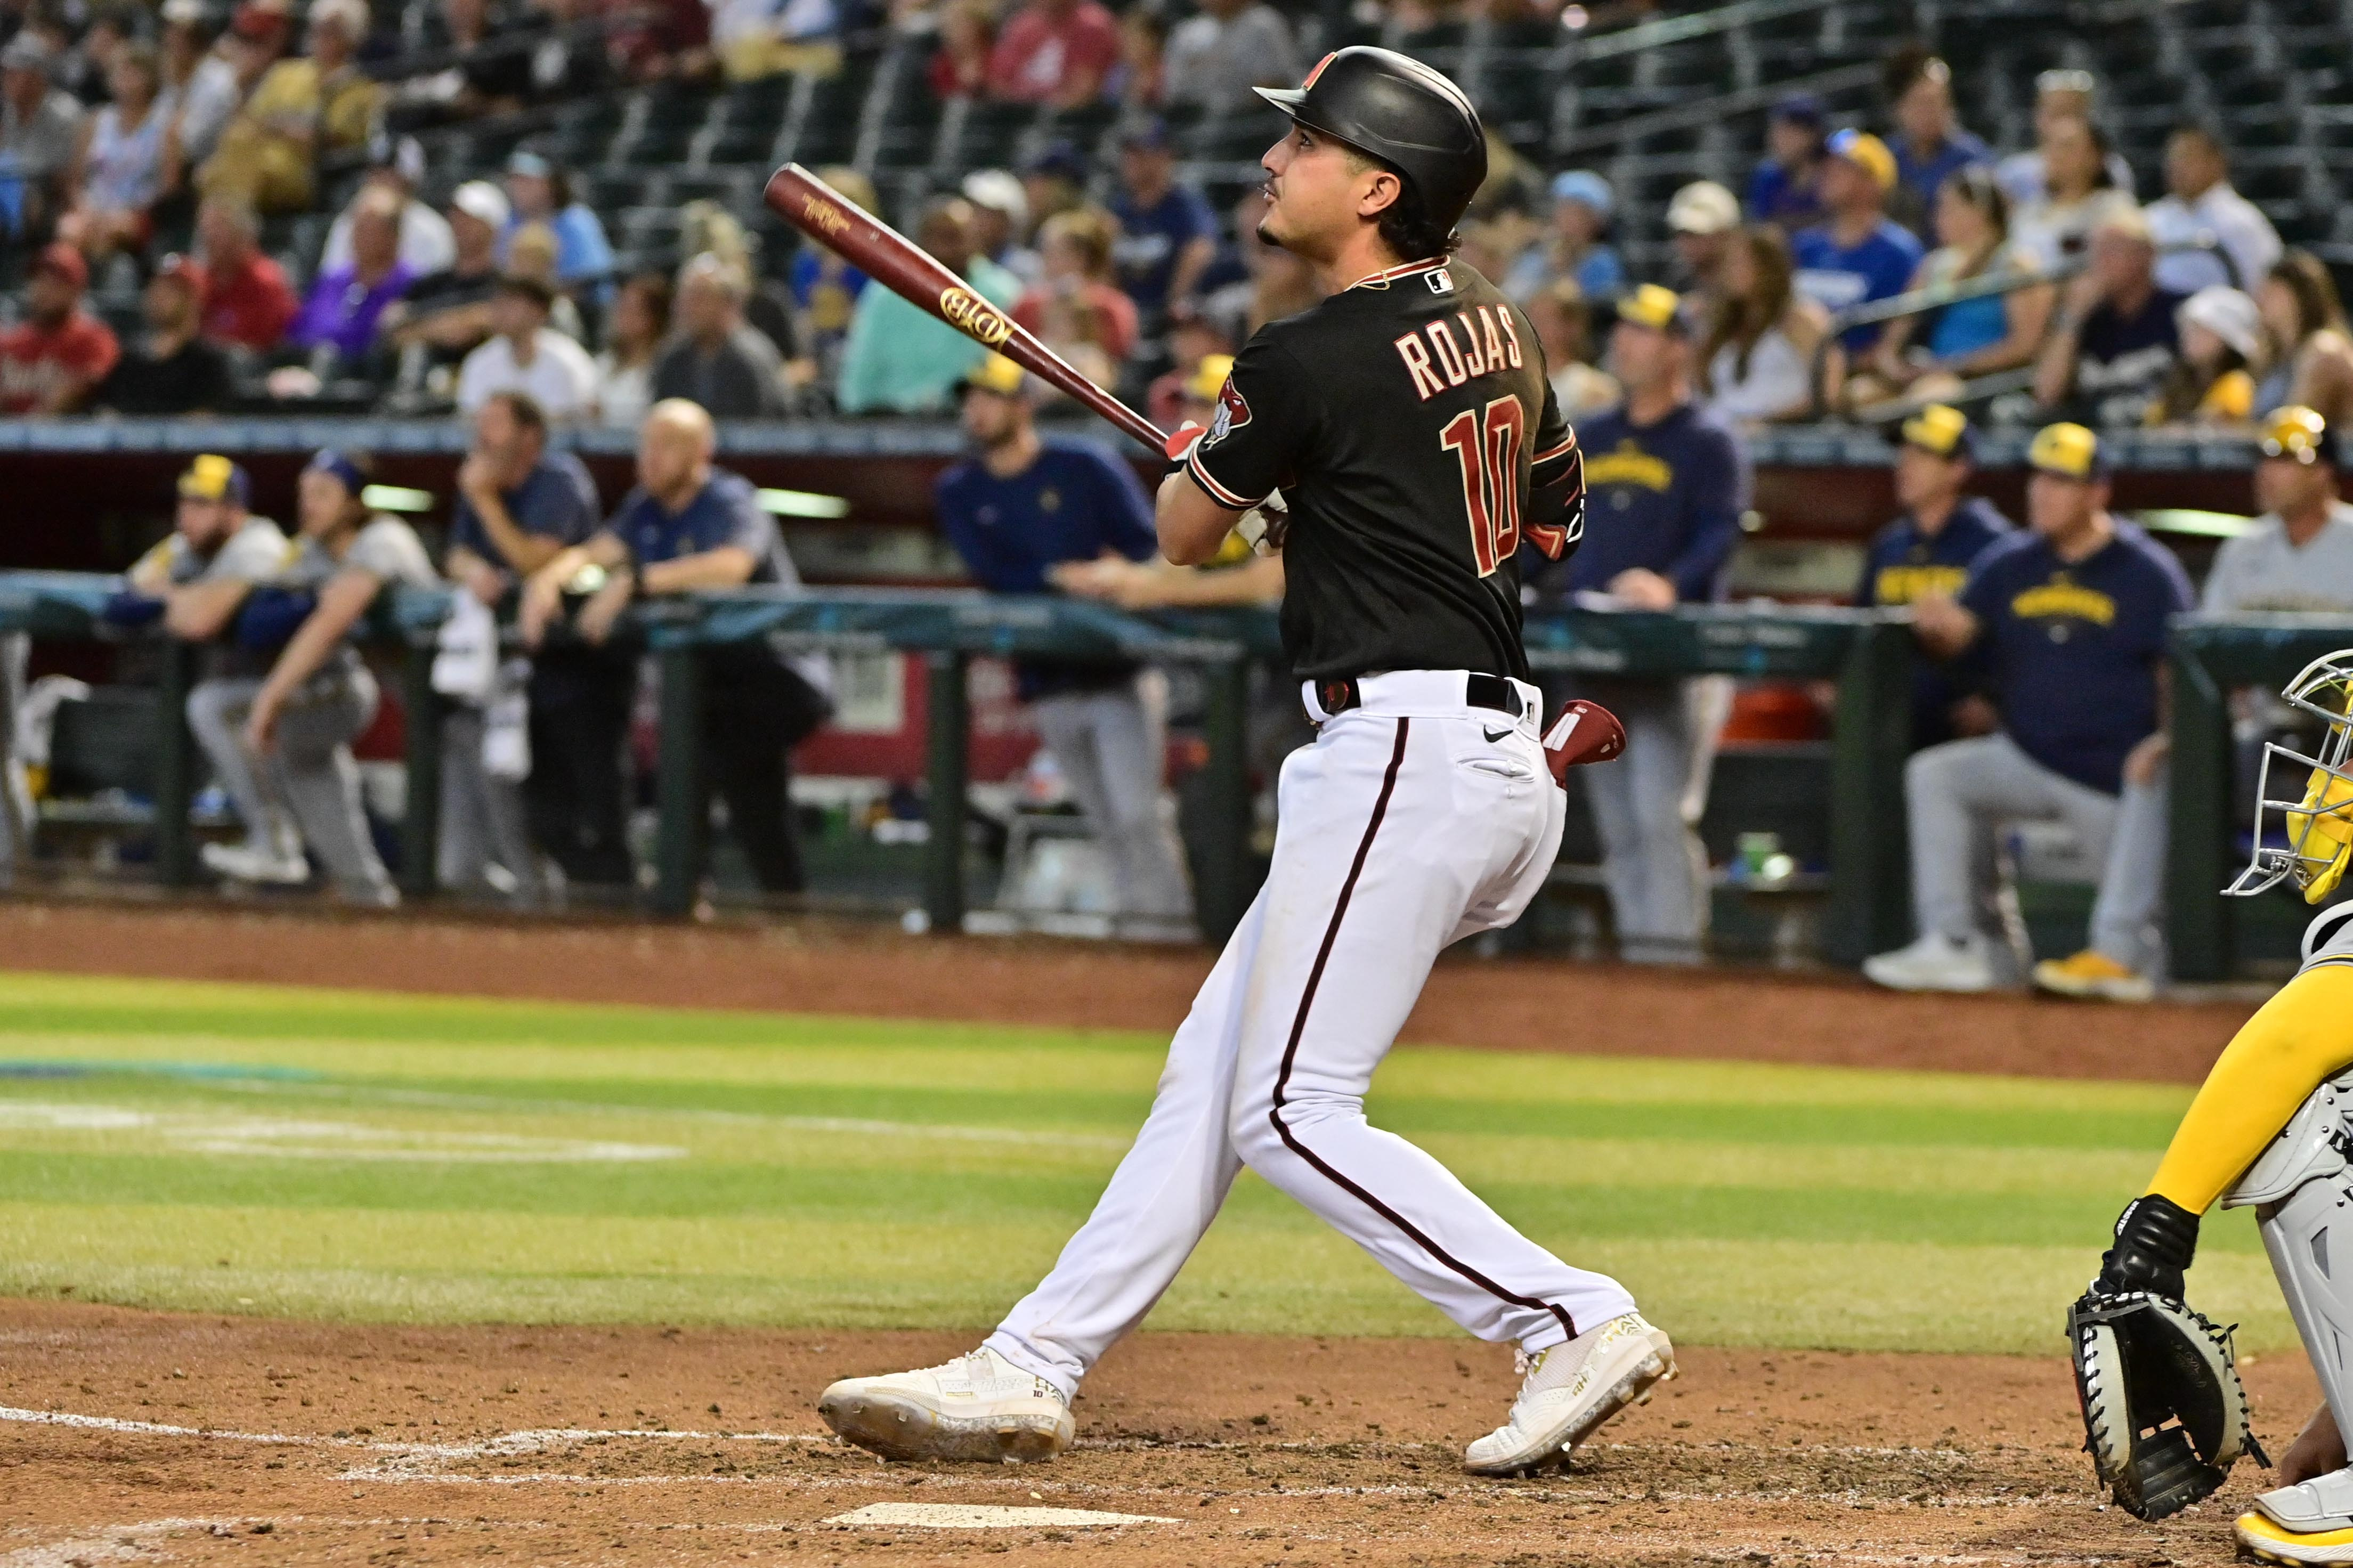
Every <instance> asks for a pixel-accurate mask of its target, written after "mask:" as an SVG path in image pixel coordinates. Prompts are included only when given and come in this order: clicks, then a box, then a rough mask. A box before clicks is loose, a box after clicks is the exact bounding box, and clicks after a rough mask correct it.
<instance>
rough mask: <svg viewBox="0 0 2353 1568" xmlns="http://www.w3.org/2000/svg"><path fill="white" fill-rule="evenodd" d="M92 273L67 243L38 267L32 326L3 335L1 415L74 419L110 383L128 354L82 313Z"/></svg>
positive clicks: (28, 314)
mask: <svg viewBox="0 0 2353 1568" xmlns="http://www.w3.org/2000/svg"><path fill="white" fill-rule="evenodd" d="M88 287H90V268H89V266H88V264H87V263H85V262H84V261H83V260H82V258H81V252H80V251H79V250H76V249H75V248H74V247H72V246H70V245H67V244H64V243H62V242H59V243H57V244H52V245H50V246H48V247H47V248H46V249H44V250H42V252H41V253H40V254H39V255H38V256H37V257H36V258H34V260H33V270H32V276H31V277H30V278H28V279H26V282H25V319H24V320H23V321H19V322H17V323H16V325H15V326H13V327H11V328H9V329H8V330H7V331H5V332H0V414H71V413H73V412H75V411H76V410H77V409H79V408H80V407H81V405H82V404H83V403H84V402H86V401H87V400H88V399H89V397H90V390H91V389H92V388H93V387H95V386H97V385H98V384H99V383H100V382H101V381H103V380H105V379H106V374H107V372H109V371H111V370H112V369H113V368H114V363H115V361H116V359H117V358H118V357H120V355H121V349H120V348H119V347H118V346H117V344H116V343H115V341H114V333H113V332H112V331H109V330H108V328H107V325H106V323H105V322H103V321H100V320H99V319H98V318H97V317H95V316H92V315H91V314H90V312H89V311H87V310H83V309H82V308H81V296H82V290H83V289H87V288H88Z"/></svg>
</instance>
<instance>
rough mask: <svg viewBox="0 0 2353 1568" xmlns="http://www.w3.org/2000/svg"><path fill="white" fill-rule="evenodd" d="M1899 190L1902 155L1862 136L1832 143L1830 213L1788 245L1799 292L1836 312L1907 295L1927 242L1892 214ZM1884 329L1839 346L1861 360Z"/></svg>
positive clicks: (1826, 176) (1826, 185) (1867, 330)
mask: <svg viewBox="0 0 2353 1568" xmlns="http://www.w3.org/2000/svg"><path fill="white" fill-rule="evenodd" d="M1894 188H1895V156H1894V153H1890V152H1888V150H1887V144H1886V143H1885V142H1882V141H1881V140H1880V139H1879V138H1878V137H1876V136H1873V135H1871V134H1869V133H1868V132H1862V131H1841V132H1839V133H1838V134H1837V135H1835V136H1833V137H1831V140H1830V146H1829V156H1828V157H1827V158H1825V159H1824V160H1823V163H1822V174H1821V195H1822V209H1823V211H1824V212H1825V213H1827V214H1828V215H1829V216H1828V217H1827V218H1826V219H1825V220H1824V221H1823V222H1822V223H1821V224H1820V226H1817V227H1814V228H1809V229H1802V230H1800V231H1799V233H1798V235H1797V237H1795V238H1794V239H1792V240H1791V241H1790V245H1789V249H1790V254H1791V255H1792V256H1793V257H1794V258H1796V260H1797V264H1798V274H1797V290H1798V292H1799V294H1800V295H1802V296H1804V297H1805V298H1806V299H1808V300H1812V301H1813V302H1814V303H1815V304H1817V305H1820V307H1821V308H1822V309H1823V310H1827V311H1830V312H1831V314H1832V315H1835V314H1837V313H1838V312H1839V311H1841V310H1851V309H1852V308H1853V307H1855V306H1858V305H1868V304H1871V303H1873V301H1875V300H1887V299H1892V298H1894V296H1895V295H1898V294H1901V293H1902V292H1904V286H1905V284H1906V283H1908V282H1910V281H1911V279H1912V270H1913V268H1915V267H1917V266H1919V265H1920V242H1919V240H1917V239H1916V238H1915V237H1913V235H1912V231H1911V230H1910V229H1907V228H1905V227H1903V226H1900V225H1898V224H1896V223H1894V222H1893V221H1891V220H1890V219H1889V218H1888V216H1887V197H1888V195H1889V193H1890V192H1892V191H1893V190H1894ZM1883 330H1884V329H1883V327H1880V326H1876V325H1873V326H1861V327H1852V328H1850V329H1848V330H1847V331H1844V332H1842V333H1841V334H1840V337H1839V342H1840V343H1841V344H1842V345H1843V346H1844V347H1845V349H1846V352H1847V353H1848V354H1849V355H1850V356H1851V357H1852V358H1856V359H1860V358H1862V356H1864V355H1866V354H1868V353H1870V352H1871V350H1872V348H1873V346H1874V345H1875V344H1876V343H1877V342H1879V335H1880V333H1881V332H1882V331H1883Z"/></svg>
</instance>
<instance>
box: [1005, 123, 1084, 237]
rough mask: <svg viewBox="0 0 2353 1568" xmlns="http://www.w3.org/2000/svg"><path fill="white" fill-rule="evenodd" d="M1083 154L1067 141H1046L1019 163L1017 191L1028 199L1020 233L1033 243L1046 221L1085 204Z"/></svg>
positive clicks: (1073, 210) (1074, 210)
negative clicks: (1024, 226)
mask: <svg viewBox="0 0 2353 1568" xmlns="http://www.w3.org/2000/svg"><path fill="white" fill-rule="evenodd" d="M1087 174H1088V169H1087V158H1086V154H1085V153H1082V152H1080V151H1079V150H1078V148H1077V147H1076V146H1075V145H1074V144H1072V143H1071V142H1068V141H1055V142H1048V143H1047V144H1046V145H1045V146H1043V147H1041V148H1039V150H1038V153H1037V155H1036V156H1035V157H1033V158H1031V159H1030V160H1029V162H1028V163H1024V164H1023V165H1021V191H1022V194H1023V195H1026V196H1028V197H1029V233H1027V234H1026V235H1024V236H1022V237H1023V238H1024V239H1027V240H1029V241H1030V242H1031V243H1032V244H1035V243H1037V236H1038V232H1039V230H1040V229H1042V228H1044V227H1045V226H1046V220H1047V219H1048V218H1050V217H1055V216H1059V215H1060V214H1062V213H1066V212H1076V211H1077V210H1078V209H1079V208H1081V207H1083V206H1085V205H1087Z"/></svg>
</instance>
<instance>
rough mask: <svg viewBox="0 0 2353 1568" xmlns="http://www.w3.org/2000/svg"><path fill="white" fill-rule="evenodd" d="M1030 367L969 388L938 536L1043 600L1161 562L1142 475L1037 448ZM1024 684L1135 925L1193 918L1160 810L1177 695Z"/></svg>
mask: <svg viewBox="0 0 2353 1568" xmlns="http://www.w3.org/2000/svg"><path fill="white" fill-rule="evenodd" d="M1023 381H1024V376H1023V374H1022V371H1021V367H1020V366H1019V365H1018V364H1015V363H1013V362H1012V361H1011V360H1009V359H1007V358H1005V357H1004V356H1003V355H1001V354H991V355H989V356H988V357H987V359H985V360H983V361H981V363H979V364H977V365H976V366H974V367H973V369H972V371H971V373H970V374H967V375H966V376H965V379H964V384H963V388H962V393H961V395H962V397H963V400H964V406H963V419H964V429H965V436H966V437H969V438H970V439H971V441H972V443H973V445H974V446H975V447H977V448H978V451H977V452H976V454H975V455H974V456H973V457H971V458H967V459H966V460H965V461H964V462H961V463H959V464H957V465H956V466H955V468H950V469H949V470H948V471H947V473H946V474H944V476H942V477H941V479H940V484H939V521H940V531H941V532H943V533H944V534H946V535H947V538H948V542H949V543H951V544H953V545H955V551H956V553H957V554H958V555H960V556H962V557H963V558H964V563H965V570H966V571H967V572H969V573H971V574H972V577H973V581H975V582H976V583H978V584H980V585H981V586H982V587H984V588H987V589H988V590H989V591H990V592H992V593H997V594H1041V593H1047V592H1050V591H1051V590H1052V589H1053V587H1054V585H1055V584H1054V572H1055V569H1056V568H1058V567H1060V566H1064V565H1070V564H1075V563H1083V562H1092V561H1095V560H1097V559H1099V558H1101V557H1103V556H1106V555H1109V556H1115V557H1117V558H1119V559H1121V560H1124V561H1145V560H1149V559H1151V558H1152V557H1153V556H1155V555H1156V554H1158V553H1159V550H1160V543H1159V541H1158V539H1157V538H1155V536H1154V534H1153V531H1152V502H1151V501H1150V500H1147V499H1146V498H1145V493H1144V487H1143V486H1142V485H1140V484H1138V483H1136V481H1135V473H1134V470H1133V469H1131V468H1129V467H1128V466H1127V465H1126V464H1125V463H1124V462H1122V461H1121V460H1120V459H1119V458H1115V457H1113V455H1112V454H1111V453H1109V452H1107V451H1105V450H1104V449H1103V447H1101V446H1100V445H1098V444H1096V443H1094V442H1092V441H1086V440H1081V439H1079V438H1076V437H1068V436H1047V437H1041V436H1039V434H1038V427H1037V423H1036V421H1035V419H1034V418H1033V417H1032V412H1031V408H1030V403H1029V395H1028V393H1027V389H1026V388H1025V387H1024V386H1023ZM1014 674H1015V678H1016V679H1017V680H1018V683H1019V690H1020V695H1021V700H1023V701H1024V702H1026V703H1028V704H1029V713H1030V716H1031V717H1032V718H1033V719H1035V720H1036V721H1037V723H1038V733H1039V737H1040V738H1041V739H1042V740H1043V741H1044V742H1045V743H1046V750H1047V751H1048V752H1050V753H1051V754H1052V756H1053V759H1054V764H1055V766H1057V767H1059V768H1060V769H1061V772H1062V777H1063V779H1064V780H1065V781H1066V782H1067V783H1068V784H1070V786H1071V798H1072V799H1073V800H1075V801H1076V802H1077V803H1078V806H1079V810H1080V812H1081V813H1082V815H1084V816H1085V817H1086V820H1087V826H1088V827H1089V828H1090V829H1092V831H1093V833H1094V836H1095V838H1096V841H1097V842H1098V843H1100V844H1101V845H1102V846H1103V852H1104V855H1105V857H1106V858H1108V859H1109V860H1110V862H1111V867H1112V878H1113V889H1112V892H1113V909H1114V910H1115V912H1116V914H1117V916H1118V917H1119V918H1121V919H1123V920H1140V921H1151V922H1155V923H1156V924H1160V925H1164V926H1171V927H1173V926H1175V925H1176V924H1177V923H1178V922H1182V921H1188V920H1189V919H1190V918H1191V915H1192V909H1193V900H1192V895H1191V893H1190V892H1189V891H1188V890H1187V887H1186V882H1185V871H1184V861H1183V858H1182V856H1181V854H1180V852H1179V851H1178V849H1177V847H1176V835H1175V834H1174V832H1173V831H1172V830H1171V828H1170V826H1169V824H1168V822H1167V821H1166V818H1165V817H1164V816H1162V813H1161V808H1160V795H1161V791H1160V779H1161V773H1162V769H1163V767H1164V765H1165V759H1166V752H1167V733H1168V685H1167V681H1166V679H1165V678H1164V677H1163V676H1162V675H1161V674H1160V672H1159V671H1158V670H1155V669H1147V668H1145V667H1144V666H1142V665H1139V664H1137V663H1136V662H1135V661H1134V660H1133V659H1113V660H1109V661H1104V660H1094V659H1064V658H1024V659H1020V660H1018V661H1017V662H1016V664H1015V666H1014Z"/></svg>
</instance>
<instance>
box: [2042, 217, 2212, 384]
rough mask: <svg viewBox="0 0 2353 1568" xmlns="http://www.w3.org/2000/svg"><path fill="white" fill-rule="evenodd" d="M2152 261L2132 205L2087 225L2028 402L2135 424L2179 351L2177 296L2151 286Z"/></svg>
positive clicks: (2154, 255)
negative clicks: (2080, 259)
mask: <svg viewBox="0 0 2353 1568" xmlns="http://www.w3.org/2000/svg"><path fill="white" fill-rule="evenodd" d="M2156 263H2157V251H2156V248H2155V247H2152V246H2151V245H2150V244H2149V242H2148V226H2147V224H2145V223H2143V222H2142V221H2141V216H2140V214H2139V212H2138V211H2137V210H2135V209H2133V208H2130V207H2127V208H2126V209H2125V210H2124V211H2123V212H2122V213H2120V214H2119V215H2118V216H2115V217H2111V218H2108V219H2107V220H2105V222H2103V223H2102V224H2101V225H2100V226H2099V227H2098V228H2096V229H2094V231H2093V233H2092V242H2091V254H2090V264H2089V265H2088V266H2087V267H2085V268H2084V271H2083V273H2082V274H2081V275H2080V276H2079V277H2077V278H2076V279H2073V281H2072V282H2070V283H2069V284H2068V285H2067V288H2066V290H2065V292H2064V293H2063V294H2062V295H2061V297H2060V305H2059V312H2058V315H2057V317H2056V318H2055V319H2054V320H2053V321H2052V331H2051V336H2050V339H2049V340H2048V341H2047V342H2045V343H2044V344H2043V347H2042V357H2041V359H2040V360H2039V361H2038V362H2037V363H2036V365H2035V367H2034V396H2035V401H2037V402H2038V403H2040V404H2042V406H2043V407H2045V408H2050V409H2065V410H2068V411H2071V412H2073V413H2074V414H2075V415H2076V416H2078V418H2079V419H2081V420H2082V421H2083V422H2084V423H2088V424H2092V425H2094V426H2117V425H2137V424H2139V423H2141V421H2142V419H2143V417H2144V416H2146V415H2147V412H2148V408H2149V405H2150V404H2151V403H2152V402H2153V401H2155V399H2156V397H2157V395H2158V392H2159V390H2160V389H2161V388H2162V387H2163V386H2164V384H2165V380H2166V377H2167V376H2168V375H2170V374H2172V372H2173V366H2174V362H2175V361H2176V360H2178V359H2179V357H2180V353H2181V342H2180V338H2179V329H2178V328H2177V327H2176V325H2175V321H2174V318H2175V316H2176V314H2177V313H2178V312H2179V310H2180V309H2181V303H2182V301H2181V296H2180V295H2179V294H2176V293H2173V292H2171V291H2170V290H2168V289H2160V288H2158V286H2157V275H2156Z"/></svg>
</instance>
